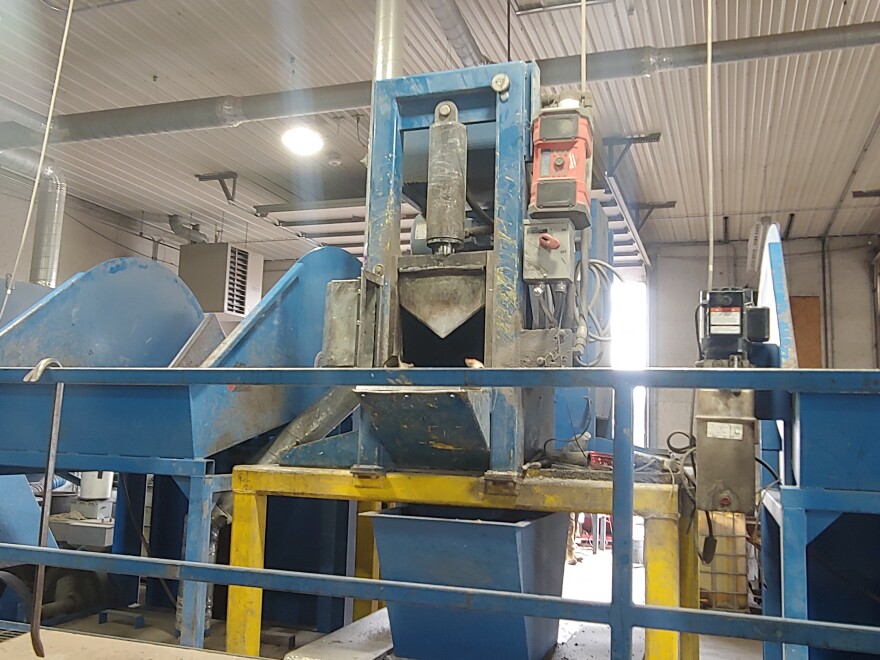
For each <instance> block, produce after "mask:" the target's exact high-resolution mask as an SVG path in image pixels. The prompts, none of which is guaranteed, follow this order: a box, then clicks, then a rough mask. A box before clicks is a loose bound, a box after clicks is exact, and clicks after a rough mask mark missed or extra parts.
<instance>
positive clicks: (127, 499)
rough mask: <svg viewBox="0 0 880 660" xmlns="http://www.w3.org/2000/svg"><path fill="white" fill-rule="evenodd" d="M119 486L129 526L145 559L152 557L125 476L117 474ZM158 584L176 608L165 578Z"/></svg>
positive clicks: (175, 602) (175, 601)
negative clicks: (135, 534)
mask: <svg viewBox="0 0 880 660" xmlns="http://www.w3.org/2000/svg"><path fill="white" fill-rule="evenodd" d="M119 485H120V486H121V487H122V494H123V496H124V497H125V511H126V513H128V518H129V520H130V521H131V526H132V527H134V529H135V531H136V532H137V534H138V536H139V537H140V540H141V545H143V547H144V551H145V552H146V553H147V557H152V556H153V551H152V550H150V543H149V542H148V541H147V537H146V536H144V530H143V528H142V526H141V525H139V524H138V521H137V519H136V518H135V517H134V510H133V508H132V504H131V497H130V496H129V494H128V486H127V485H126V483H125V475H124V474H122V473H120V474H119ZM158 580H159V584H161V585H162V591H164V592H165V595H166V596H168V600H169V601H170V602H171V605H172V606H173V607H175V608H176V607H177V600H176V599H175V598H174V595H173V594H172V593H171V589H170V587H169V586H168V583H167V582H166V581H165V578H158Z"/></svg>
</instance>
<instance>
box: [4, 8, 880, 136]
mask: <svg viewBox="0 0 880 660" xmlns="http://www.w3.org/2000/svg"><path fill="white" fill-rule="evenodd" d="M876 45H880V22H873V23H859V24H856V25H845V26H842V27H833V28H821V29H817V30H806V31H803V32H789V33H785V34H775V35H770V36H764V37H748V38H745V39H733V40H730V41H718V42H715V44H714V45H713V53H714V54H713V60H714V62H715V64H728V63H731V62H744V61H748V60H756V59H764V58H768V57H784V56H787V55H799V54H802V53H815V52H821V51H833V50H840V49H843V48H859V47H870V46H876ZM705 55H706V44H693V45H690V46H676V47H673V48H649V47H645V48H629V49H624V50H613V51H606V52H603V53H593V54H591V55H589V56H588V57H587V79H588V80H590V81H598V80H613V79H618V78H633V77H642V76H648V75H652V74H655V73H658V72H661V71H669V70H673V69H685V68H692V67H701V66H705ZM538 65H539V66H540V68H541V83H542V84H543V85H574V84H577V83H579V82H580V67H581V63H580V55H574V56H567V57H555V58H551V59H547V60H539V61H538ZM372 85H373V83H372V81H369V80H368V81H364V82H356V83H346V84H342V85H329V86H327V87H314V88H311V89H298V90H293V91H283V92H274V93H271V94H259V95H257V96H245V97H239V96H222V97H214V98H206V99H193V100H189V101H175V102H171V103H159V104H154V105H144V106H137V107H130V108H117V109H113V110H98V111H95V112H82V113H77V114H71V115H61V116H59V117H57V118H56V119H55V121H54V122H53V127H54V128H53V131H52V135H51V141H52V142H56V143H61V142H80V141H84V140H103V139H109V138H119V137H128V136H137V135H153V134H158V133H174V132H178V131H193V130H200V129H207V128H218V127H230V126H238V125H239V124H243V123H246V122H253V121H266V120H270V119H283V118H286V117H299V116H306V115H315V114H321V113H329V112H342V111H345V110H356V109H359V108H367V107H369V106H370V97H371V93H372ZM41 137H42V136H41V135H40V133H38V132H37V131H32V130H29V129H27V128H25V127H23V126H20V125H18V124H16V123H14V122H6V123H3V124H0V149H12V148H19V147H33V146H38V145H39V144H40V142H41Z"/></svg>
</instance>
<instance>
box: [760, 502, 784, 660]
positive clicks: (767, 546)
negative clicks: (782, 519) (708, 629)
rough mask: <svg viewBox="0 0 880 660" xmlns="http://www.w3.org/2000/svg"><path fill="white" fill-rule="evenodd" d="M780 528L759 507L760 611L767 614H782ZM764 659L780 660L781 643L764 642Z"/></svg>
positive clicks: (766, 512) (765, 510) (770, 516)
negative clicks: (761, 572) (761, 574)
mask: <svg viewBox="0 0 880 660" xmlns="http://www.w3.org/2000/svg"><path fill="white" fill-rule="evenodd" d="M780 540H781V539H780V530H779V525H778V524H777V522H776V520H775V519H774V518H773V516H772V515H771V514H770V512H769V511H768V510H767V508H766V507H762V508H761V569H762V571H763V576H762V585H761V586H762V591H761V593H762V599H761V611H762V613H763V614H766V615H768V616H782V599H781V594H780V589H781V587H782V576H781V575H780V571H779V568H780V556H781V555H780V554H779V542H780ZM764 660H782V645H781V644H778V643H775V642H764Z"/></svg>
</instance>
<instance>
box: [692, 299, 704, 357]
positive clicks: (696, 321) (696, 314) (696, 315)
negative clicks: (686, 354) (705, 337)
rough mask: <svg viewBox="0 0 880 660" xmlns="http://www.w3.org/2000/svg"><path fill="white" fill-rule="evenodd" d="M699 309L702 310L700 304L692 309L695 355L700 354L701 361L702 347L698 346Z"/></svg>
mask: <svg viewBox="0 0 880 660" xmlns="http://www.w3.org/2000/svg"><path fill="white" fill-rule="evenodd" d="M701 309H703V304H702V303H700V304H699V305H697V307H696V308H695V309H694V335H696V338H697V353H699V354H700V359H701V360H702V359H703V357H704V355H703V347H702V345H701V344H700V310H701Z"/></svg>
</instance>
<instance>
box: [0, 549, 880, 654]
mask: <svg viewBox="0 0 880 660" xmlns="http://www.w3.org/2000/svg"><path fill="white" fill-rule="evenodd" d="M0 554H2V557H3V559H4V560H8V561H12V562H16V563H22V564H34V563H43V564H46V565H48V566H57V567H59V568H68V569H75V570H84V571H109V572H112V573H119V574H123V575H140V576H143V577H150V578H163V579H168V580H192V581H195V582H206V583H210V584H230V585H237V586H244V587H256V588H260V589H265V590H270V591H285V592H296V593H303V594H311V595H316V596H329V597H333V598H343V597H353V598H357V599H362V600H384V601H396V602H407V603H413V604H420V605H432V606H440V607H450V608H455V609H465V610H474V611H481V612H497V613H502V614H512V615H519V616H538V617H545V618H551V619H568V620H572V621H586V622H591V623H599V624H605V625H608V624H609V623H610V617H609V607H610V604H609V603H596V602H590V601H580V600H573V599H570V598H558V597H553V596H539V595H531V594H519V593H513V592H508V591H492V590H488V589H468V588H463V587H446V586H439V585H432V584H419V583H412V582H396V581H392V580H371V579H366V578H355V577H346V576H340V575H318V574H313V573H301V572H293V571H280V570H271V569H262V570H254V569H247V568H238V567H234V566H218V565H216V564H204V563H198V562H189V561H180V560H172V559H154V558H148V557H134V556H127V555H112V554H105V553H99V552H86V551H80V550H60V549H57V548H37V547H33V546H27V545H15V544H11V543H0ZM630 608H631V621H632V624H633V625H635V626H637V627H643V628H654V629H661V630H676V631H682V632H692V633H699V634H705V635H722V636H726V637H746V638H751V639H758V640H763V641H769V642H790V643H794V644H805V645H809V646H813V647H815V648H828V649H839V650H843V651H851V652H871V651H876V650H877V649H878V648H880V628H869V627H866V626H853V625H844V624H839V623H820V622H816V621H798V620H794V619H784V618H780V617H765V616H754V615H746V614H730V613H720V612H702V611H698V610H687V609H678V608H670V607H656V606H649V605H630Z"/></svg>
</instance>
